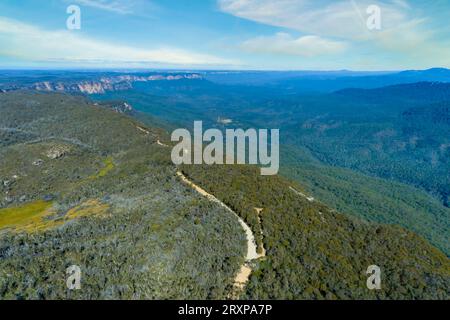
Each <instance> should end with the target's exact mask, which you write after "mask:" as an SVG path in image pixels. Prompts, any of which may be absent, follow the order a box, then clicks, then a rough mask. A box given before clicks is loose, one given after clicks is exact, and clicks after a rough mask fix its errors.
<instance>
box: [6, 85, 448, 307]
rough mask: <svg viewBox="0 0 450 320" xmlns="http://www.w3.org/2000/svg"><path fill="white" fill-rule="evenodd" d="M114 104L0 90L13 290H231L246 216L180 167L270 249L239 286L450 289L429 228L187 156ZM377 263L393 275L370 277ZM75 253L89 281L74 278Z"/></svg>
mask: <svg viewBox="0 0 450 320" xmlns="http://www.w3.org/2000/svg"><path fill="white" fill-rule="evenodd" d="M113 106H114V104H112V105H109V104H104V106H96V105H94V104H92V103H90V102H89V101H88V100H85V99H83V98H81V97H72V96H67V95H59V94H37V93H27V92H16V93H2V94H0V132H2V134H3V135H4V136H5V137H7V139H5V141H4V143H2V145H1V147H0V161H1V166H0V180H1V182H2V183H1V188H2V189H1V190H0V191H1V200H2V202H1V203H0V237H1V241H0V297H1V298H3V299H23V298H29V299H56V298H69V299H81V298H83V299H226V298H229V297H230V293H231V292H232V290H233V281H234V278H235V276H236V274H237V272H238V270H239V268H240V266H241V265H242V264H243V262H244V257H245V254H246V253H245V250H246V249H245V248H246V238H245V234H244V230H243V229H242V227H241V226H240V225H239V222H238V221H237V219H236V217H235V216H233V215H232V214H230V212H229V211H227V210H226V209H225V208H223V207H222V206H220V205H218V204H217V203H215V202H211V201H209V200H208V198H206V197H202V196H201V195H199V194H198V193H197V192H195V191H194V190H193V189H192V188H190V187H189V185H186V184H185V183H183V182H182V181H181V180H180V179H179V177H178V175H177V174H176V172H177V171H178V170H182V171H183V172H184V173H185V175H186V176H187V177H188V178H189V179H192V181H194V182H195V183H197V184H198V185H199V186H201V187H202V188H204V189H205V190H207V191H208V192H210V193H211V194H213V195H214V196H216V197H217V198H218V199H219V200H221V201H223V202H224V203H225V204H226V205H228V206H229V207H230V208H231V209H232V210H234V211H235V212H236V213H237V214H238V215H239V216H240V217H242V218H243V219H244V220H245V221H246V223H247V224H248V225H249V226H250V227H251V229H252V231H253V233H254V234H255V235H256V242H257V245H258V247H259V249H258V251H259V252H265V256H264V257H262V258H259V259H258V260H255V261H252V262H251V263H250V265H251V269H252V273H251V277H250V281H249V282H248V283H247V285H246V286H245V287H244V290H243V291H241V292H240V297H241V298H245V299H254V298H273V299H323V298H325V299H351V298H368V299H374V298H381V299H393V298H398V299H413V298H414V299H420V298H424V299H429V298H437V299H448V298H449V296H448V292H449V290H450V263H449V259H448V258H447V257H446V255H445V254H443V253H442V252H441V251H439V250H438V249H436V248H435V247H433V246H432V245H430V244H429V243H428V242H427V241H426V240H424V239H423V238H422V237H420V236H418V235H416V234H414V233H412V232H410V231H407V230H405V229H403V228H401V227H397V226H388V225H382V224H375V223H369V222H366V221H364V220H357V219H353V218H348V217H347V216H345V215H344V214H341V213H337V212H336V211H334V210H331V209H330V208H329V207H327V206H325V205H324V204H322V203H320V202H317V201H316V200H311V196H308V198H309V199H308V198H307V197H306V196H305V195H304V194H303V193H305V191H304V188H303V187H302V186H301V185H299V184H297V183H294V182H290V181H288V180H285V179H283V178H281V177H262V176H260V175H259V170H258V169H257V168H255V167H249V166H206V167H203V166H183V167H181V168H176V167H175V166H174V165H173V164H172V163H171V162H170V148H168V147H167V146H164V145H163V144H161V143H158V140H160V139H161V140H162V141H166V140H165V139H166V138H165V137H166V135H165V133H164V132H163V131H162V130H159V129H155V128H148V127H147V126H145V125H143V124H142V123H139V122H137V121H136V120H134V119H132V118H130V117H129V116H127V115H125V114H122V113H119V112H117V110H115V109H114V107H113ZM154 120H155V119H152V120H151V121H154ZM312 196H315V195H312ZM374 264H375V265H378V266H380V267H381V270H382V289H381V290H376V291H370V290H368V289H367V287H366V280H367V277H368V276H367V274H366V270H367V267H368V266H370V265H374ZM71 265H78V266H80V267H81V270H82V275H83V278H82V279H83V281H82V289H81V290H77V291H69V290H67V288H66V284H65V280H66V274H65V272H66V268H67V267H69V266H71Z"/></svg>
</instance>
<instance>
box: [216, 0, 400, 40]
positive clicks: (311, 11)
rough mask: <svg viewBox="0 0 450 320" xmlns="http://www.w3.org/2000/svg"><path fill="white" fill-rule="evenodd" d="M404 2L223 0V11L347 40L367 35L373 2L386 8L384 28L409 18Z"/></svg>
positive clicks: (220, 5) (370, 0) (265, 22)
mask: <svg viewBox="0 0 450 320" xmlns="http://www.w3.org/2000/svg"><path fill="white" fill-rule="evenodd" d="M401 3H403V5H400V4H398V1H395V2H391V3H384V2H380V1H372V0H362V1H361V0H359V1H355V0H344V1H342V0H338V1H331V2H327V3H326V4H324V3H323V1H322V2H319V1H310V0H277V1H272V0H219V7H220V9H221V10H222V11H224V12H227V13H230V14H232V15H235V16H237V17H241V18H245V19H248V20H252V21H256V22H260V23H264V24H268V25H273V26H277V27H284V28H289V29H293V30H296V31H300V32H304V33H308V34H314V35H320V36H333V37H340V38H345V39H359V38H365V37H366V36H367V34H368V29H367V27H366V19H365V18H366V17H367V15H366V9H367V7H368V6H369V5H373V4H375V5H379V6H380V7H381V8H382V21H383V27H384V28H392V27H395V26H397V25H398V24H399V23H403V22H405V21H407V19H408V18H407V16H406V12H405V8H404V1H402V2H401Z"/></svg>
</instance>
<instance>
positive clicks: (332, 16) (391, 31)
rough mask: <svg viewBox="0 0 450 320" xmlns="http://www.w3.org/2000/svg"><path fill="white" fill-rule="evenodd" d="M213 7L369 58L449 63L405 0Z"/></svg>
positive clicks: (294, 0)
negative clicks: (373, 19) (377, 17)
mask: <svg viewBox="0 0 450 320" xmlns="http://www.w3.org/2000/svg"><path fill="white" fill-rule="evenodd" d="M218 4H219V8H220V9H221V10H222V11H223V12H225V13H229V14H232V15H234V16H236V17H240V18H243V19H247V20H251V21H255V22H259V23H263V24H267V25H271V26H275V27H282V28H288V29H291V30H295V31H298V32H301V33H304V34H309V35H314V36H320V37H322V38H327V37H328V38H334V39H335V40H336V39H337V40H342V41H346V42H351V43H352V47H354V48H358V47H360V48H371V51H372V52H373V54H377V53H380V52H381V53H383V54H385V53H395V54H401V55H404V56H405V58H408V57H411V58H414V59H417V62H418V64H420V63H424V62H427V63H428V64H429V63H430V62H431V63H435V64H436V65H448V64H449V62H450V58H449V57H447V56H448V55H446V54H445V52H448V50H449V48H450V43H449V41H448V40H446V39H447V38H444V39H442V36H441V37H440V36H439V30H432V28H430V26H429V25H428V24H427V22H428V20H427V18H426V17H423V16H421V12H420V10H416V9H415V7H414V6H413V4H412V3H410V2H409V1H407V0H333V1H326V0H322V1H318V0H314V1H312V0H277V1H273V0H218ZM369 5H378V6H379V7H380V8H381V30H373V31H370V30H369V29H368V28H367V25H366V22H367V18H368V17H369V16H368V14H367V12H366V10H367V8H368V6H369ZM244 47H245V45H244Z"/></svg>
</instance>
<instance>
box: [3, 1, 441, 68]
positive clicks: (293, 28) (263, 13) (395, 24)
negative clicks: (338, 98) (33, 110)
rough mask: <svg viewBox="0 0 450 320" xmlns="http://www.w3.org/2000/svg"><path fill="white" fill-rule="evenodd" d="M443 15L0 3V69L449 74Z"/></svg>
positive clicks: (372, 4)
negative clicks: (443, 70)
mask: <svg viewBox="0 0 450 320" xmlns="http://www.w3.org/2000/svg"><path fill="white" fill-rule="evenodd" d="M74 6H75V8H79V10H80V11H79V12H80V15H79V19H78V17H77V15H76V14H75V15H74V13H76V11H72V10H69V11H68V9H71V8H74ZM449 17H450V0H433V1H421V0H379V1H378V0H46V1H42V0H21V1H17V0H1V1H0V68H2V69H16V68H19V69H23V68H25V69H27V68H29V69H42V68H44V69H61V68H62V69H85V68H94V69H100V68H123V69H140V68H142V69H167V68H169V69H214V70H219V69H220V70H226V69H230V70H344V69H346V70H364V71H372V70H379V71H387V70H405V69H427V68H432V67H447V68H448V67H450V23H448V18H449ZM68 20H69V22H70V23H69V26H72V27H70V28H68ZM78 21H79V27H80V28H75V29H74V28H73V26H76V25H77V24H76V22H78Z"/></svg>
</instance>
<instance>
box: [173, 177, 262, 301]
mask: <svg viewBox="0 0 450 320" xmlns="http://www.w3.org/2000/svg"><path fill="white" fill-rule="evenodd" d="M177 176H178V177H180V178H181V180H182V181H183V182H184V183H186V184H187V185H189V186H190V187H192V188H193V189H194V190H195V191H197V192H198V193H200V194H201V195H202V196H204V197H206V198H208V199H209V200H210V201H212V202H215V203H217V204H219V205H221V206H222V207H224V208H225V209H227V210H228V211H229V212H231V213H232V214H233V215H234V216H235V217H236V218H237V219H238V221H239V223H240V225H241V226H242V228H243V229H244V231H245V235H246V237H247V255H246V256H245V260H246V262H245V263H244V264H243V265H242V266H241V269H240V270H239V272H238V274H237V275H236V277H235V279H234V289H235V290H236V291H237V292H235V293H233V294H232V295H231V296H230V297H231V298H238V292H239V291H242V290H243V289H244V288H245V285H246V284H247V282H248V279H249V277H250V274H251V273H252V269H251V268H250V267H249V265H248V262H250V261H252V260H255V259H259V258H261V257H263V256H265V250H263V253H262V254H258V252H257V246H256V242H255V237H254V235H253V232H252V229H250V227H249V226H248V225H247V224H246V223H245V221H244V220H242V218H241V217H239V215H238V214H237V213H236V212H234V211H233V210H232V209H231V208H230V207H228V206H227V205H226V204H225V203H223V202H222V201H220V200H219V199H217V198H216V197H215V196H214V195H212V194H210V193H208V192H207V191H205V190H204V189H202V188H201V187H199V186H198V185H196V184H195V183H193V182H192V181H190V180H189V179H188V178H187V177H186V176H185V175H184V174H183V173H181V172H179V171H178V172H177ZM257 211H258V210H257ZM261 211H262V209H261ZM259 213H260V211H258V214H259Z"/></svg>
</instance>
